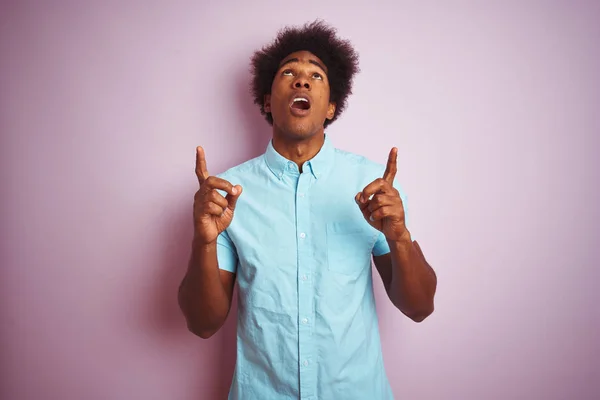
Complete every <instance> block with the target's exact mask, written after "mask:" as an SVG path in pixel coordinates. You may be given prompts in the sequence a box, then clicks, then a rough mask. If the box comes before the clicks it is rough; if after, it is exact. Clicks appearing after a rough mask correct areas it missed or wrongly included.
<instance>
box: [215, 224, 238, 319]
mask: <svg viewBox="0 0 600 400" xmlns="http://www.w3.org/2000/svg"><path fill="white" fill-rule="evenodd" d="M217 262H218V263H219V277H220V278H221V284H222V285H223V288H224V289H225V292H226V293H227V298H228V299H229V309H231V299H232V298H233V288H234V285H235V275H236V272H237V265H238V254H237V250H236V247H235V245H234V244H233V242H232V241H231V238H230V237H229V234H228V233H227V230H225V231H223V232H222V233H221V234H220V235H219V236H218V237H217Z"/></svg>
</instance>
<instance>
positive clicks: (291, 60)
mask: <svg viewBox="0 0 600 400" xmlns="http://www.w3.org/2000/svg"><path fill="white" fill-rule="evenodd" d="M294 62H300V60H299V59H297V58H290V59H289V60H286V61H285V62H283V63H281V65H280V66H279V68H281V67H283V66H284V65H285V64H290V63H294ZM308 62H309V63H311V64H313V65H316V66H317V67H319V68H321V70H322V71H323V72H325V74H327V70H326V69H325V67H324V66H322V65H321V63H320V62H318V61H316V60H312V59H309V60H308Z"/></svg>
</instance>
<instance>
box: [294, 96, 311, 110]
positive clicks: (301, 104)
mask: <svg viewBox="0 0 600 400" xmlns="http://www.w3.org/2000/svg"><path fill="white" fill-rule="evenodd" d="M290 107H291V108H292V109H294V110H309V109H310V102H309V101H308V99H307V98H304V97H295V98H294V100H293V101H292V105H291V106H290Z"/></svg>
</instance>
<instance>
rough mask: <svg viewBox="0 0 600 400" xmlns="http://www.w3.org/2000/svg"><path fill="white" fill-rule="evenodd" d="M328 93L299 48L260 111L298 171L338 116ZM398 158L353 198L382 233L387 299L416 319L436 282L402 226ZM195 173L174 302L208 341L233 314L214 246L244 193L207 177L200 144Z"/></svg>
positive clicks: (426, 309) (379, 263)
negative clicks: (185, 255)
mask: <svg viewBox="0 0 600 400" xmlns="http://www.w3.org/2000/svg"><path fill="white" fill-rule="evenodd" d="M329 93H330V89H329V81H328V78H327V69H326V67H325V65H324V63H323V62H322V61H321V60H320V59H319V58H318V57H316V56H315V55H313V54H312V53H310V52H307V51H300V52H295V53H292V54H290V55H288V56H287V57H286V58H284V59H283V60H282V62H281V63H280V67H279V70H278V71H277V73H276V75H275V78H274V80H273V83H272V86H271V93H270V94H268V95H266V96H265V104H264V106H265V110H266V111H267V112H270V113H271V115H272V116H273V147H274V148H275V150H277V152H278V153H279V154H281V155H282V156H284V157H285V158H287V159H289V160H291V161H293V162H295V163H296V164H297V165H298V167H299V168H300V170H301V168H302V165H303V164H304V163H305V162H306V161H308V160H310V159H312V158H313V157H314V156H315V155H316V154H317V153H318V152H319V150H320V149H321V147H322V145H323V143H324V140H325V133H324V126H323V125H324V122H325V120H326V119H332V118H333V116H334V115H335V107H336V105H335V103H334V102H331V101H330V97H329ZM298 96H301V97H304V98H306V99H307V100H308V102H309V104H310V108H309V109H308V110H305V111H302V112H298V110H293V109H292V104H293V99H294V98H296V97H298ZM396 159H397V149H395V148H394V149H392V151H391V152H390V156H389V159H388V164H387V168H386V171H385V173H384V176H383V177H382V178H379V179H376V180H375V181H373V182H372V183H370V184H369V185H367V186H366V187H365V188H364V189H363V191H362V192H360V193H358V194H357V195H356V197H355V201H356V203H357V206H358V207H359V208H360V210H361V211H362V213H363V215H364V217H365V219H366V220H367V222H368V223H369V224H371V225H372V226H373V227H374V228H376V229H378V230H380V231H381V232H383V234H384V235H385V237H386V239H387V241H388V244H389V246H390V249H391V252H390V253H388V254H385V255H382V256H378V257H374V263H375V267H376V268H377V271H378V272H379V275H380V276H381V279H382V281H383V284H384V287H385V290H386V292H387V295H388V297H389V298H390V300H391V301H392V303H393V304H394V305H395V306H396V307H397V308H398V309H399V310H400V311H402V312H403V313H404V314H405V315H406V316H408V317H409V318H411V319H412V320H414V321H416V322H421V321H423V320H424V319H425V318H426V317H427V316H428V315H430V314H431V313H432V312H433V299H434V295H435V290H436V286H437V278H436V275H435V272H434V271H433V269H432V268H431V266H430V265H429V264H428V263H427V261H426V260H425V257H424V255H423V252H422V251H421V248H420V246H419V244H418V243H417V242H416V241H413V240H412V239H411V236H410V232H409V231H408V229H407V228H406V226H405V223H404V207H403V205H402V200H401V198H400V195H399V193H398V191H397V190H396V189H395V188H394V187H393V181H394V177H395V175H396V170H397V167H396ZM196 176H197V177H198V183H199V189H198V191H197V192H196V194H195V196H194V239H193V241H192V251H191V257H190V262H189V265H188V271H187V273H186V275H185V277H184V279H183V281H182V282H181V285H180V288H179V296H178V299H179V305H180V308H181V310H182V312H183V314H184V316H185V318H186V321H187V325H188V328H189V330H190V331H191V332H193V333H194V334H196V335H198V336H200V337H202V338H209V337H211V336H212V335H213V334H214V333H216V332H217V331H218V330H219V329H220V328H221V326H222V325H223V324H224V322H225V320H226V318H227V315H228V314H229V311H230V309H231V301H232V295H233V288H234V284H235V274H233V273H231V272H228V271H224V270H220V269H219V265H218V262H217V244H216V242H217V237H218V235H219V234H220V233H221V232H223V231H224V230H225V229H226V228H227V227H228V226H229V224H230V223H231V221H232V219H233V216H234V211H235V204H236V202H237V199H238V198H239V196H240V195H241V194H242V190H243V189H242V187H241V186H239V185H235V186H234V185H232V184H231V183H230V182H228V181H226V180H223V179H220V178H216V177H214V176H211V175H210V174H209V173H208V170H207V166H206V157H205V154H204V150H203V149H202V147H197V149H196ZM217 189H220V190H223V191H225V192H226V193H227V194H226V196H225V197H223V196H222V195H220V194H219V193H218V192H217Z"/></svg>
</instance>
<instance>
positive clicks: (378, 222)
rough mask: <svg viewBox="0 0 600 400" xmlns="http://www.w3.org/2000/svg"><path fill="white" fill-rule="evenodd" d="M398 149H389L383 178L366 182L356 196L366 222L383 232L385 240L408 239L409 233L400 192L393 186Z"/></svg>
mask: <svg viewBox="0 0 600 400" xmlns="http://www.w3.org/2000/svg"><path fill="white" fill-rule="evenodd" d="M397 158H398V149H397V148H395V147H394V148H393V149H392V150H391V151H390V156H389V158H388V162H387V166H386V168H385V172H384V174H383V178H377V179H375V180H374V181H373V182H371V183H370V184H368V185H367V186H366V187H365V188H364V189H363V191H362V192H359V193H358V194H357V195H356V197H355V198H354V199H355V200H356V203H357V204H358V206H359V207H360V210H361V211H362V213H363V216H364V217H365V219H366V220H367V222H368V223H369V224H370V225H371V226H372V227H374V228H375V229H377V230H379V231H381V232H383V234H384V235H385V237H386V239H387V240H390V241H401V240H409V241H410V233H409V232H408V229H406V225H405V224H404V206H403V205H402V199H401V198H400V193H399V192H398V190H397V189H396V188H395V187H394V178H395V177H396V171H397Z"/></svg>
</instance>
